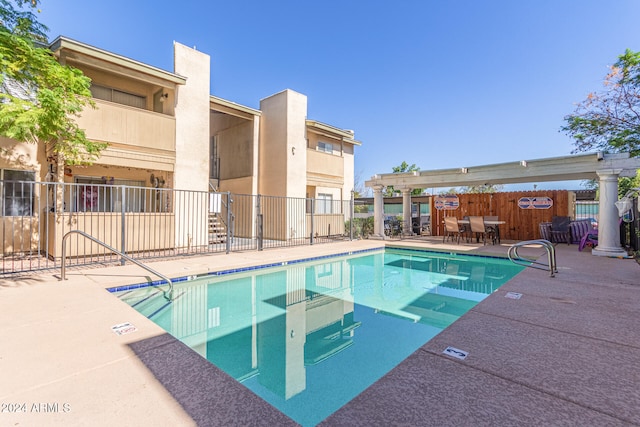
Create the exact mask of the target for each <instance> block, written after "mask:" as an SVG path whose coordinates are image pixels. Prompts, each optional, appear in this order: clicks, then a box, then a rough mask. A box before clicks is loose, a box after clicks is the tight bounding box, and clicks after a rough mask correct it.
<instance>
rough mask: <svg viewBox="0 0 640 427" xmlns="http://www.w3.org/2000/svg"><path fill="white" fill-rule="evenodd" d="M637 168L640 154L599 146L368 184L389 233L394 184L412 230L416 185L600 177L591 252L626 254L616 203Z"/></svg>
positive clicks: (380, 224) (379, 226)
mask: <svg viewBox="0 0 640 427" xmlns="http://www.w3.org/2000/svg"><path fill="white" fill-rule="evenodd" d="M638 169H640V158H632V157H630V155H629V153H616V154H606V153H602V152H598V153H591V154H580V155H572V156H564V157H552V158H547V159H536V160H520V161H518V162H510V163H499V164H493V165H483V166H469V167H460V168H455V169H440V170H430V171H416V172H400V173H386V174H377V175H374V176H372V177H371V179H370V180H368V181H366V182H365V186H367V187H370V188H373V200H374V202H373V204H374V235H375V236H376V237H378V238H382V239H384V237H385V236H384V218H383V216H384V206H383V203H384V202H383V197H382V191H383V189H384V187H387V186H389V185H392V186H393V188H394V189H396V190H399V191H401V192H402V205H403V209H402V211H403V217H404V218H403V219H404V223H405V224H404V225H405V228H404V229H405V230H410V229H411V228H410V226H409V225H410V224H411V191H412V190H413V189H414V188H443V187H444V188H452V187H461V186H477V185H484V184H520V183H526V182H548V181H573V180H584V179H593V180H597V181H598V182H599V188H600V206H599V207H600V214H599V220H598V229H599V231H598V246H597V247H596V248H595V249H594V250H593V251H592V253H593V254H594V255H599V256H624V255H626V251H624V249H623V248H622V246H621V245H620V228H619V227H618V210H617V208H616V206H615V202H616V201H617V200H618V177H624V176H626V177H633V176H635V175H636V171H637V170H638Z"/></svg>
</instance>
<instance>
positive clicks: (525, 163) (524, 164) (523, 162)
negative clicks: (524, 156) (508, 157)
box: [520, 160, 527, 168]
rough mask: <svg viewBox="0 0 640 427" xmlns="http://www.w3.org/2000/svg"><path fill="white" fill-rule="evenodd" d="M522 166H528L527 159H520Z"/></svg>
mask: <svg viewBox="0 0 640 427" xmlns="http://www.w3.org/2000/svg"><path fill="white" fill-rule="evenodd" d="M520 166H522V167H525V168H526V167H527V161H526V160H520Z"/></svg>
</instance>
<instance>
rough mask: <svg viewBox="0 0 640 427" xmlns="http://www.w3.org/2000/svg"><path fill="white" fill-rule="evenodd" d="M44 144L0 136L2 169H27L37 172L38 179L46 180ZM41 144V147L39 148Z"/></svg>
mask: <svg viewBox="0 0 640 427" xmlns="http://www.w3.org/2000/svg"><path fill="white" fill-rule="evenodd" d="M43 145H44V144H29V143H26V142H18V141H15V140H13V139H8V138H4V137H0V169H13V170H27V171H35V172H36V180H44V176H45V174H46V173H47V170H46V169H47V168H46V167H45V166H43V167H42V173H40V171H41V168H40V164H43V165H44V164H45V160H46V159H45V158H44V147H43ZM39 146H40V147H41V149H40V150H39V149H38V148H39Z"/></svg>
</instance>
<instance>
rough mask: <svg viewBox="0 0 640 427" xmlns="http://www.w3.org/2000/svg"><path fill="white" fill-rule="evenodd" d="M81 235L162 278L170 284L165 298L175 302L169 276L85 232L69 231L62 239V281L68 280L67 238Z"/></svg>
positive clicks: (165, 292)
mask: <svg viewBox="0 0 640 427" xmlns="http://www.w3.org/2000/svg"><path fill="white" fill-rule="evenodd" d="M73 233H76V234H80V235H82V236H84V237H86V238H87V239H89V240H91V241H93V242H95V243H97V244H99V245H102V246H104V247H105V248H107V249H109V250H110V251H111V252H113V253H115V254H117V255H119V256H121V257H122V258H124V259H126V260H127V261H131V262H132V263H134V264H136V265H137V266H139V267H142V268H144V269H145V270H147V271H148V272H150V273H152V274H155V275H156V276H158V277H160V278H161V279H163V280H165V281H166V282H167V283H168V284H169V291H168V292H167V291H163V293H164V297H165V298H166V299H167V300H169V301H172V300H173V282H172V281H171V279H169V278H168V277H167V276H165V275H164V274H161V273H158V272H157V271H155V270H154V269H152V268H151V267H148V266H146V265H145V264H143V263H141V262H140V261H138V260H135V259H133V258H131V257H130V256H129V255H126V254H124V253H122V252H121V251H119V250H117V249H115V248H113V247H111V246H109V245H107V244H106V243H104V242H103V241H101V240H98V239H96V238H95V237H93V236H92V235H90V234H87V233H85V232H84V231H81V230H70V231H68V232H67V233H66V234H65V235H64V236H63V237H62V266H61V269H60V280H67V278H66V266H67V251H66V245H67V238H68V237H69V236H70V235H71V234H73Z"/></svg>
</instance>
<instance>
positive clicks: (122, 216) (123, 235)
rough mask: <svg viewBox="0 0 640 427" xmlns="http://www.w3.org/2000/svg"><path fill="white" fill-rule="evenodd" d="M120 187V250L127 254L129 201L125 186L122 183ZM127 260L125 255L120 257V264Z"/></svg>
mask: <svg viewBox="0 0 640 427" xmlns="http://www.w3.org/2000/svg"><path fill="white" fill-rule="evenodd" d="M120 189H121V191H122V195H121V196H120V197H121V200H122V203H121V204H122V208H121V213H120V220H121V224H120V228H121V230H120V239H121V241H120V252H122V253H123V254H126V253H127V252H126V251H127V245H126V243H125V238H126V233H125V220H126V217H125V211H126V203H127V197H126V195H125V186H124V185H122V186H120ZM125 262H126V260H125V258H124V257H120V265H124V264H125Z"/></svg>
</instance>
